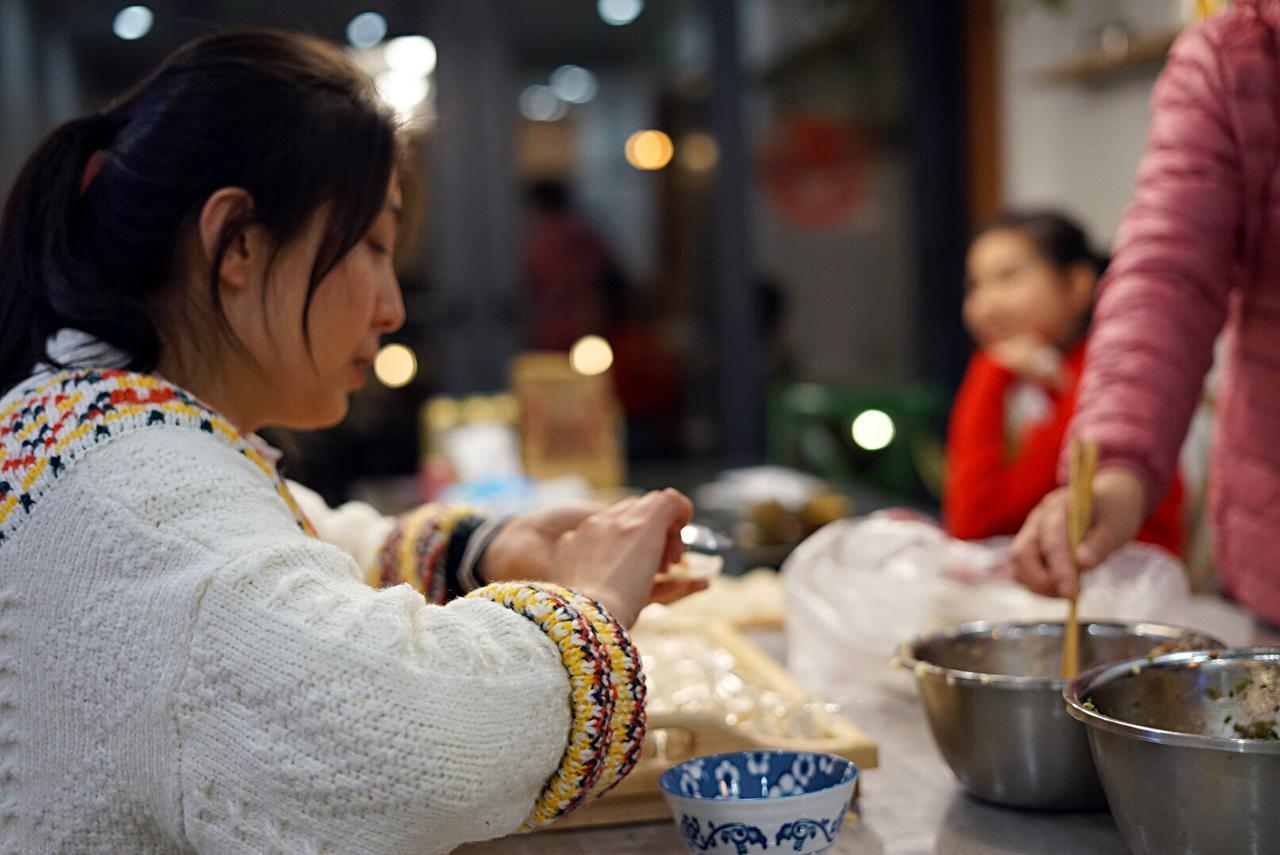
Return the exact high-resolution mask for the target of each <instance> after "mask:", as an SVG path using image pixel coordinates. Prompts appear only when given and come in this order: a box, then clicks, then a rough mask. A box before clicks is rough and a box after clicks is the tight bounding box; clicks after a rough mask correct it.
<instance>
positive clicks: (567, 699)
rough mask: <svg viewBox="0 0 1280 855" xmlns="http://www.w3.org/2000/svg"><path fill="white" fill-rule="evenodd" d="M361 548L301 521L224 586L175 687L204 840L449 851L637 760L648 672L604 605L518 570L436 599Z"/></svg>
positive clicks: (197, 630) (505, 828) (231, 570)
mask: <svg viewBox="0 0 1280 855" xmlns="http://www.w3.org/2000/svg"><path fill="white" fill-rule="evenodd" d="M343 559H344V557H342V556H339V555H338V554H337V553H336V550H334V549H333V548H332V547H330V546H328V545H325V544H321V543H318V542H316V541H308V540H307V539H305V538H303V537H301V536H298V537H297V538H296V542H294V543H289V544H284V543H281V544H279V545H274V546H272V547H270V548H267V549H263V550H261V551H258V552H256V553H254V554H251V555H246V556H244V557H243V558H241V559H239V560H237V561H235V562H233V563H232V564H231V565H230V566H228V567H226V568H225V570H224V571H223V572H221V573H219V574H217V575H216V576H215V578H213V579H212V580H211V581H210V583H209V584H208V587H207V590H206V591H205V593H204V596H203V598H202V601H201V604H200V607H199V611H198V614H197V615H196V616H195V621H194V627H193V631H192V634H191V641H190V651H189V656H188V662H187V666H186V669H185V674H184V676H183V679H182V681H181V683H180V687H179V691H178V693H177V699H176V704H175V707H176V716H177V722H178V730H179V744H180V753H181V757H180V761H181V787H182V793H183V812H184V822H185V829H186V833H187V836H188V838H189V840H190V842H191V843H192V844H193V845H194V846H195V847H196V848H197V849H200V850H206V849H207V850H208V851H263V850H271V851H277V850H283V851H308V849H307V848H308V847H311V849H314V850H315V851H333V852H354V851H360V852H410V851H412V852H445V851H448V850H449V849H451V848H453V847H455V846H457V845H459V844H461V843H464V842H467V841H472V840H480V839H486V838H491V837H496V836H500V835H503V834H506V833H509V832H511V831H513V830H515V829H516V828H518V827H524V828H530V827H536V826H540V825H544V824H546V823H548V822H551V821H553V820H554V819H556V818H558V817H559V816H561V815H563V814H564V813H565V812H567V811H568V810H571V809H572V808H573V807H574V806H575V805H577V804H579V803H580V802H581V801H582V800H583V799H584V798H585V797H586V796H587V795H588V794H589V793H590V792H591V791H593V790H594V789H597V788H600V787H603V786H608V785H609V784H611V783H612V782H613V781H615V780H617V779H618V778H620V777H621V775H622V774H625V771H626V769H627V768H629V765H630V763H631V762H633V760H634V756H635V754H636V752H637V751H638V748H639V741H640V739H641V738H642V736H643V694H642V692H643V690H642V688H640V686H641V685H642V677H641V676H640V672H639V664H638V658H636V657H635V656H634V648H632V647H631V645H630V642H629V641H628V640H626V634H625V632H624V631H623V630H622V629H621V627H619V626H618V625H617V624H616V622H614V621H612V619H611V618H609V617H608V616H607V614H605V613H604V611H603V609H601V608H600V607H598V606H597V605H595V604H594V603H591V602H590V601H588V600H586V599H585V598H582V597H580V596H579V595H576V594H574V593H572V592H568V591H564V590H562V589H556V588H554V587H552V586H537V585H526V584H511V583H508V584H506V585H496V586H490V587H489V588H486V589H483V590H482V591H479V592H477V594H476V595H475V596H472V597H469V598H465V599H460V600H456V601H454V602H453V603H451V604H450V605H448V606H433V605H426V604H424V603H423V601H422V598H421V596H419V595H418V594H417V593H416V592H414V591H412V590H411V589H410V588H408V587H407V586H403V585H401V586H397V587H394V588H388V589H385V590H374V589H372V588H369V587H368V586H366V585H363V584H361V583H360V582H358V581H356V580H353V579H351V578H350V577H349V575H347V574H346V572H345V571H344V570H343V569H342V567H341V565H342V564H343V563H344V560H343Z"/></svg>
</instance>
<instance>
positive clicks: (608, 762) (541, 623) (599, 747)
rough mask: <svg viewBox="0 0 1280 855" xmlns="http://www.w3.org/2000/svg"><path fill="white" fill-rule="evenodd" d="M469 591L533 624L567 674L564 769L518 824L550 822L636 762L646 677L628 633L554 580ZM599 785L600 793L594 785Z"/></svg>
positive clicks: (614, 780)
mask: <svg viewBox="0 0 1280 855" xmlns="http://www.w3.org/2000/svg"><path fill="white" fill-rule="evenodd" d="M468 596H472V597H481V598H484V599H488V600H492V601H493V602H496V603H498V604H500V605H503V606H506V607H507V608H509V609H511V610H512V611H514V612H516V613H518V614H521V615H523V616H524V617H526V618H528V619H529V620H531V621H533V622H534V623H535V624H536V625H537V626H538V628H539V629H541V630H542V631H543V632H545V633H546V634H547V637H549V638H550V639H551V640H552V641H553V642H555V644H556V647H557V648H559V650H560V656H561V660H562V661H563V663H564V666H565V669H566V670H567V671H568V672H569V688H570V706H571V708H572V714H573V720H572V724H571V726H570V729H569V743H568V747H567V748H566V749H565V752H564V755H563V757H562V758H561V761H560V767H559V768H558V769H557V770H556V771H555V772H554V773H553V774H552V775H551V777H550V778H549V779H548V780H547V784H546V786H545V787H544V788H543V790H542V794H541V795H540V796H539V797H538V800H537V801H536V802H535V803H534V807H533V810H532V811H531V812H530V813H529V816H528V818H527V819H526V820H525V821H524V824H523V825H522V826H521V830H525V831H528V830H531V829H534V828H540V827H542V826H545V825H549V824H550V823H552V822H555V821H556V820H557V819H559V818H560V817H562V816H564V815H565V814H567V813H568V812H569V811H571V810H573V809H574V808H575V807H577V806H578V805H579V804H581V803H582V801H583V800H584V799H586V798H587V797H588V796H589V795H590V794H592V793H593V792H603V791H604V790H605V789H608V788H609V787H611V786H613V785H614V784H615V783H617V782H618V781H619V780H621V778H622V776H623V775H625V774H626V773H627V772H628V771H629V770H630V768H631V766H632V765H634V763H635V760H636V758H637V757H638V755H639V752H640V742H641V741H642V740H643V738H644V675H643V674H642V673H641V670H640V659H639V656H638V655H637V654H636V652H635V647H634V646H633V645H632V644H631V640H630V638H628V637H627V633H626V631H625V630H624V629H623V628H622V627H621V625H619V624H618V623H617V621H615V620H614V619H613V618H612V617H611V616H610V615H609V614H608V612H606V611H605V610H604V608H602V607H601V606H600V605H599V604H598V603H595V602H594V601H592V600H590V599H588V598H587V597H584V596H582V595H581V594H577V593H575V592H573V591H569V590H566V589H564V588H561V587H559V586H557V585H548V584H540V583H536V582H499V583H496V584H493V585H489V586H487V587H484V588H481V589H480V590H478V591H475V592H473V593H471V594H469V595H468ZM597 786H599V790H597Z"/></svg>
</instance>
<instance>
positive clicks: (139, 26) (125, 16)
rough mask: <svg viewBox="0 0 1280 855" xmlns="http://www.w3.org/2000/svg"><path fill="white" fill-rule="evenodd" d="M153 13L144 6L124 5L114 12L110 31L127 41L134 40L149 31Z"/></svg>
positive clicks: (153, 18) (153, 20) (154, 17)
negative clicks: (114, 16)
mask: <svg viewBox="0 0 1280 855" xmlns="http://www.w3.org/2000/svg"><path fill="white" fill-rule="evenodd" d="M155 20H156V16H155V13H154V12H152V11H151V10H150V9H148V8H147V7H146V6H125V7H124V8H123V9H121V10H120V11H119V12H117V13H116V19H115V21H114V22H112V24H111V31H112V32H113V33H115V34H116V35H117V36H119V37H120V38H122V39H124V40H125V41H127V42H131V41H135V40H137V39H140V38H142V37H143V36H145V35H146V34H147V33H149V32H151V25H152V24H154V23H155Z"/></svg>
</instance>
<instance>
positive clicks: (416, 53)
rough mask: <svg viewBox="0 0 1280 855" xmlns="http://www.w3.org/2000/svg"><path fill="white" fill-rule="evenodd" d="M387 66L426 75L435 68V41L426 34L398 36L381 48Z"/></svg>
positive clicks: (422, 75)
mask: <svg viewBox="0 0 1280 855" xmlns="http://www.w3.org/2000/svg"><path fill="white" fill-rule="evenodd" d="M383 56H384V57H385V58H386V60H387V67H388V68H391V69H393V70H395V71H403V72H404V73H405V74H417V75H419V76H420V77H426V76H427V75H428V74H430V73H431V72H433V71H435V69H436V43H435V42H433V41H431V39H429V38H427V37H426V36H400V37H399V38H395V39H392V40H391V41H389V42H387V44H386V46H385V47H384V48H383Z"/></svg>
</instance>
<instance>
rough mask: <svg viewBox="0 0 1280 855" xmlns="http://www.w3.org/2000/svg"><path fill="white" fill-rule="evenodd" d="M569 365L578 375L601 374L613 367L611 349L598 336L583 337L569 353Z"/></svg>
mask: <svg viewBox="0 0 1280 855" xmlns="http://www.w3.org/2000/svg"><path fill="white" fill-rule="evenodd" d="M569 364H570V365H572V366H573V370H574V371H577V372H578V373H579V374H586V375H592V374H603V373H605V372H606V371H608V370H609V368H610V366H612V365H613V348H612V347H610V346H609V342H607V341H605V340H604V339H602V338H601V337H600V336H598V335H584V336H583V337H582V338H580V339H578V341H577V342H576V343H575V344H574V345H573V349H572V350H570V351H569Z"/></svg>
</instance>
